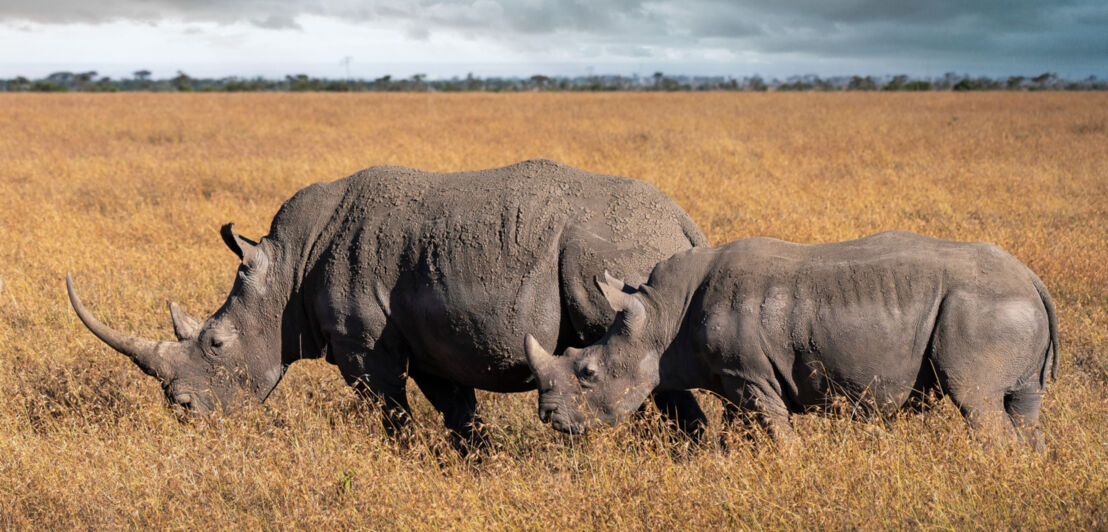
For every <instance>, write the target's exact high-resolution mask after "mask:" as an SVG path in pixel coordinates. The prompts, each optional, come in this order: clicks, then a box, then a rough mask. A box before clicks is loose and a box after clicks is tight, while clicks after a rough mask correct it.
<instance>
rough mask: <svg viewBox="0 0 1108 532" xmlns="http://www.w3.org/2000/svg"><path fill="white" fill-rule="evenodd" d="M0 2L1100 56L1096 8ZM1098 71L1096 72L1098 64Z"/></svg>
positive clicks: (191, 17) (234, 18)
mask: <svg viewBox="0 0 1108 532" xmlns="http://www.w3.org/2000/svg"><path fill="white" fill-rule="evenodd" d="M73 4H74V3H73V2H71V1H69V0H0V21H6V22H9V23H13V24H20V23H23V22H36V23H42V24H66V23H74V22H83V23H103V22H110V21H115V20H134V21H141V22H151V23H157V22H159V21H161V20H165V19H170V18H172V19H182V20H185V21H190V22H213V23H218V24H229V23H235V22H242V23H247V24H252V25H254V26H257V27H260V28H265V29H269V30H274V31H282V30H297V29H301V27H300V24H299V23H298V22H297V17H299V16H302V15H314V16H323V17H333V18H336V19H339V20H344V21H348V22H359V21H361V22H369V21H373V22H384V23H387V24H389V25H396V26H398V27H401V28H407V30H406V34H407V35H408V37H409V38H411V39H415V40H426V39H429V38H432V36H433V35H435V34H436V33H438V32H442V31H457V32H461V33H462V34H464V35H467V36H469V37H471V38H473V39H479V40H488V41H496V42H498V43H500V44H502V45H505V46H508V47H510V48H514V49H516V50H521V51H550V50H555V51H562V52H563V55H570V56H573V55H576V56H596V55H599V54H601V52H603V53H604V54H607V55H608V56H614V57H624V58H627V59H628V60H631V59H634V60H639V59H641V58H644V57H650V56H651V55H654V56H656V57H660V56H664V55H667V54H668V55H670V56H672V55H674V54H675V53H676V55H681V53H682V52H684V55H685V56H689V55H695V54H696V52H697V50H700V49H704V48H705V47H710V48H712V49H715V50H720V49H722V50H730V51H732V52H735V53H741V52H758V53H762V54H767V55H769V56H771V57H772V56H773V54H783V53H788V54H800V55H805V56H810V57H817V58H818V57H824V58H828V57H830V58H837V59H846V60H867V59H892V60H907V61H918V60H922V59H926V60H935V61H950V62H952V63H958V62H959V61H963V62H965V61H971V62H973V63H974V64H988V63H989V62H990V61H998V62H1005V61H1017V62H1018V61H1024V62H1031V63H1033V62H1050V61H1069V62H1071V63H1074V64H1092V65H1100V64H1102V63H1104V62H1105V58H1108V2H1105V1H1104V0H1053V1H1051V2H1042V1H1041V0H976V1H973V2H967V1H965V0H928V1H925V2H921V1H919V0H745V1H742V2H735V1H733V0H654V1H651V0H611V1H597V0H592V1H590V0H414V1H411V2H403V3H402V2H388V1H385V0H370V1H359V0H239V1H236V2H224V1H223V0H85V1H83V2H81V3H79V4H77V5H76V6H74V5H73ZM1101 68H1102V69H1103V67H1101Z"/></svg>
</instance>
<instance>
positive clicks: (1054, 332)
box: [1031, 273, 1058, 389]
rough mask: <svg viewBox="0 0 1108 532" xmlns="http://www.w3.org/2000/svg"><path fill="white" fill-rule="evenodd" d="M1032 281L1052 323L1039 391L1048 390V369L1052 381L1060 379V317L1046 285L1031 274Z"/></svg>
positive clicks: (1040, 376)
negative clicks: (1055, 311) (1056, 312)
mask: <svg viewBox="0 0 1108 532" xmlns="http://www.w3.org/2000/svg"><path fill="white" fill-rule="evenodd" d="M1031 279H1032V281H1033V282H1034V283H1035V291H1037V292H1039V298H1041V299H1042V300H1043V306H1044V307H1046V315H1047V320H1048V321H1049V322H1050V345H1048V346H1047V348H1046V356H1045V357H1043V368H1042V371H1041V372H1040V373H1039V389H1046V379H1047V376H1046V374H1047V368H1048V367H1049V368H1050V380H1052V381H1053V380H1054V379H1056V378H1058V317H1057V315H1056V314H1055V313H1054V300H1053V299H1051V297H1050V293H1049V292H1047V291H1046V285H1044V284H1043V281H1042V279H1039V276H1038V275H1035V274H1034V273H1032V274H1031Z"/></svg>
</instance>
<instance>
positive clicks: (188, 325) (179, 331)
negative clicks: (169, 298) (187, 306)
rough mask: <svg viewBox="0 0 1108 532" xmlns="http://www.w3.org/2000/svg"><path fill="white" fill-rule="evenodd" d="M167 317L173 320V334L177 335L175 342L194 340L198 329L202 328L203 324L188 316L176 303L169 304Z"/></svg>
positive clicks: (198, 331) (198, 332)
mask: <svg viewBox="0 0 1108 532" xmlns="http://www.w3.org/2000/svg"><path fill="white" fill-rule="evenodd" d="M169 317H170V318H173V332H174V334H176V335H177V340H188V339H191V338H196V337H197V336H198V335H199V334H200V327H201V326H203V323H202V322H201V321H200V320H198V319H196V318H194V317H192V316H189V315H188V313H187V312H185V311H184V309H182V308H181V307H180V306H178V305H177V304H176V303H173V302H170V303H169Z"/></svg>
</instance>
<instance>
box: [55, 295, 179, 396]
mask: <svg viewBox="0 0 1108 532" xmlns="http://www.w3.org/2000/svg"><path fill="white" fill-rule="evenodd" d="M65 288H66V290H67V291H68V292H69V303H70V304H71V305H73V310H75V311H77V317H78V318H81V322H82V323H84V324H85V327H88V330H90V331H92V334H95V335H96V337H97V338H99V339H101V340H103V341H104V343H106V344H108V345H109V346H111V348H112V349H115V350H116V351H119V352H120V353H123V354H124V355H127V356H128V357H129V358H130V359H131V360H133V361H134V362H135V364H137V365H138V367H139V368H140V369H142V371H143V373H146V374H147V375H150V376H153V377H157V378H159V379H161V380H166V379H168V378H169V373H170V367H169V364H167V362H168V361H167V360H166V358H165V355H166V351H167V350H168V349H169V348H170V347H171V346H173V345H175V343H174V342H152V341H150V340H145V339H142V338H135V337H134V336H128V335H126V334H123V333H120V332H118V331H116V330H114V329H112V328H110V327H108V326H107V325H104V324H103V323H100V321H99V320H97V319H96V318H94V317H92V314H91V313H89V311H88V309H86V308H85V306H84V305H83V304H81V299H80V298H79V297H77V291H76V290H74V289H73V279H72V278H71V277H70V276H69V274H68V273H67V274H65Z"/></svg>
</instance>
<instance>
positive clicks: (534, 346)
mask: <svg viewBox="0 0 1108 532" xmlns="http://www.w3.org/2000/svg"><path fill="white" fill-rule="evenodd" d="M523 350H524V351H525V352H526V354H527V363H528V364H530V365H531V370H532V371H534V372H535V374H541V373H544V372H545V371H546V369H547V368H548V367H550V364H551V363H552V362H554V357H553V356H552V355H551V354H550V353H549V352H547V351H546V349H543V347H542V344H540V343H539V341H538V340H536V339H535V337H534V336H531V335H530V334H528V335H527V337H526V338H524V340H523Z"/></svg>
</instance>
